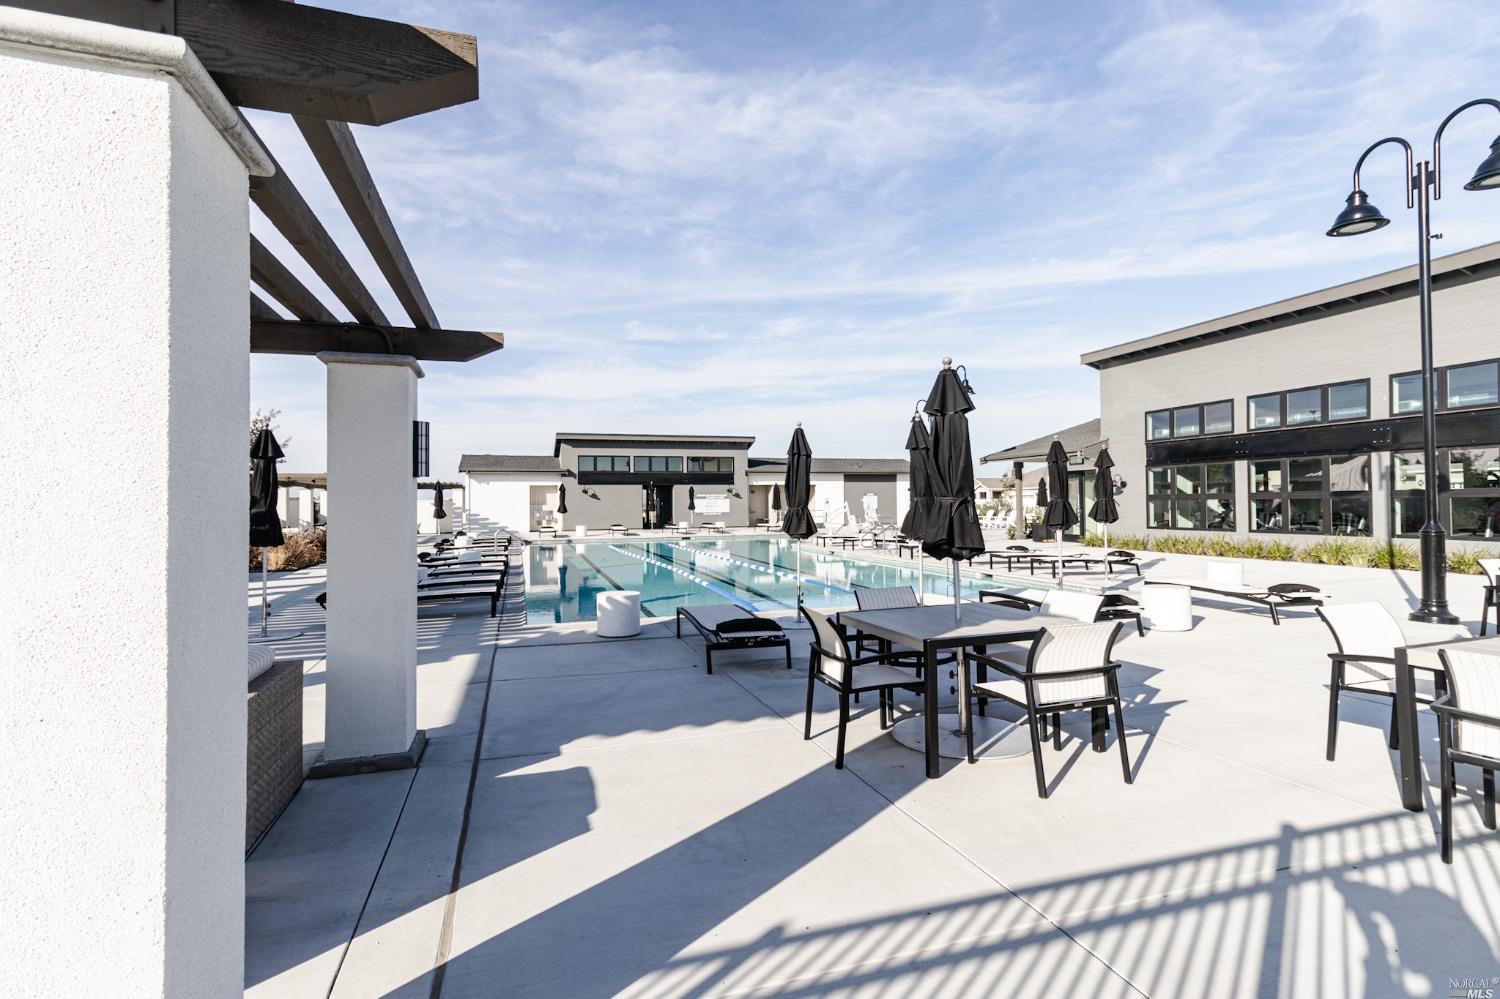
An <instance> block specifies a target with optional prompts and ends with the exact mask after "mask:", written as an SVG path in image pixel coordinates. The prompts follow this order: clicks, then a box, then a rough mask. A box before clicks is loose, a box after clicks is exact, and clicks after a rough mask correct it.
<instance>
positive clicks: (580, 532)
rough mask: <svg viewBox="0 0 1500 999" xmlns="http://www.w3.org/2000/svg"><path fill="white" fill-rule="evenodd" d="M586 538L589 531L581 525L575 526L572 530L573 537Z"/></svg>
mask: <svg viewBox="0 0 1500 999" xmlns="http://www.w3.org/2000/svg"><path fill="white" fill-rule="evenodd" d="M588 536H589V529H588V528H587V527H584V526H583V525H582V524H579V525H578V526H576V527H574V528H573V537H575V538H586V537H588Z"/></svg>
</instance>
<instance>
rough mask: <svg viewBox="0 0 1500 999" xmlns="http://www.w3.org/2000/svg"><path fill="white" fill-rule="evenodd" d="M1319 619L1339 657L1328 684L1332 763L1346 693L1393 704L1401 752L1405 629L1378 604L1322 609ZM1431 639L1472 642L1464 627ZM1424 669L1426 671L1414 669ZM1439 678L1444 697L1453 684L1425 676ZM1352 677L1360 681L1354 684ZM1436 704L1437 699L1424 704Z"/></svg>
mask: <svg viewBox="0 0 1500 999" xmlns="http://www.w3.org/2000/svg"><path fill="white" fill-rule="evenodd" d="M1318 617H1320V618H1322V619H1323V623H1324V624H1326V625H1328V630H1329V631H1330V632H1332V633H1333V643H1334V646H1335V648H1336V649H1337V651H1335V652H1330V653H1328V659H1329V663H1330V675H1329V679H1328V749H1327V758H1328V759H1329V760H1330V761H1332V760H1333V758H1334V751H1335V750H1336V749H1337V748H1338V734H1339V695H1340V694H1341V693H1343V692H1344V691H1346V690H1347V691H1351V692H1361V693H1366V694H1374V695H1375V696H1377V697H1389V698H1390V699H1391V731H1390V737H1389V739H1388V741H1387V744H1388V745H1389V746H1390V748H1392V749H1395V748H1397V740H1396V650H1397V649H1398V648H1401V647H1402V646H1405V645H1410V644H1412V639H1411V638H1409V637H1408V636H1407V634H1406V632H1405V631H1404V630H1403V629H1402V626H1401V624H1400V623H1399V622H1398V621H1397V620H1396V619H1395V618H1394V617H1393V616H1391V612H1390V611H1388V610H1386V609H1385V608H1384V607H1383V606H1381V605H1380V604H1377V603H1375V602H1373V601H1371V602H1367V603H1358V604H1335V605H1332V606H1329V607H1319V608H1318ZM1423 627H1424V628H1426V629H1428V631H1429V634H1428V635H1425V636H1423V640H1425V641H1441V640H1442V638H1443V637H1447V638H1468V637H1470V635H1469V630H1468V629H1467V628H1462V627H1460V628H1459V629H1458V630H1456V631H1455V630H1454V629H1453V628H1450V627H1448V626H1446V625H1443V626H1435V625H1425V626H1423ZM1414 668H1415V669H1421V667H1414ZM1424 672H1430V673H1431V674H1432V675H1433V685H1434V687H1435V688H1436V691H1437V694H1436V696H1438V697H1441V696H1442V695H1443V694H1444V693H1445V692H1446V689H1447V680H1446V678H1445V677H1444V676H1443V673H1442V671H1441V670H1424ZM1351 675H1352V676H1353V677H1355V679H1350V677H1351ZM1418 700H1419V701H1420V702H1421V703H1424V704H1430V703H1432V698H1418Z"/></svg>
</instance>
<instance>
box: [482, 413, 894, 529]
mask: <svg viewBox="0 0 1500 999" xmlns="http://www.w3.org/2000/svg"><path fill="white" fill-rule="evenodd" d="M754 443H755V438H754V437H739V436H732V435H698V434H593V433H577V434H574V433H560V434H558V435H557V437H556V439H555V441H554V444H553V451H552V454H550V455H524V454H522V455H515V454H466V455H464V456H463V458H462V459H461V460H460V462H459V466H458V470H459V473H460V475H461V476H462V478H463V495H464V500H465V503H466V504H467V507H468V509H467V514H468V517H469V522H470V524H471V525H472V526H473V527H474V528H475V529H477V530H493V529H497V528H501V527H504V528H508V529H511V530H521V531H533V530H535V529H536V528H538V527H541V526H553V527H556V528H557V529H559V530H572V529H574V528H576V527H578V526H584V527H589V528H604V527H608V526H610V525H612V524H621V525H624V526H625V527H627V528H629V529H638V528H655V527H666V526H670V525H673V524H677V523H681V522H683V521H688V520H695V521H697V522H704V521H710V522H712V521H723V522H724V524H725V526H727V527H753V526H757V525H759V524H762V523H765V522H767V521H769V520H771V519H773V518H772V516H771V504H772V501H773V496H772V493H773V490H774V489H775V487H776V486H777V485H779V484H781V483H782V482H783V481H784V480H785V478H786V459H785V458H760V457H752V456H751V454H750V448H751V446H752V445H753V444H754ZM690 487H691V489H692V490H693V505H694V506H695V508H696V509H695V510H693V511H692V512H691V513H690V512H689V511H688V489H689V488H690ZM564 488H565V489H566V493H565V494H564V495H565V499H566V506H567V511H566V512H561V511H560V510H559V498H560V490H562V489H564ZM907 499H908V468H907V462H906V459H904V458H819V457H817V456H814V457H813V464H812V497H811V502H810V505H811V507H812V511H813V515H814V517H815V518H816V519H817V520H818V522H819V523H821V524H833V525H838V524H840V523H843V522H845V521H847V520H849V519H853V520H863V519H864V517H865V515H866V512H867V511H869V512H873V516H874V517H875V518H876V519H878V520H880V521H882V522H884V523H887V524H892V525H894V524H899V523H900V521H901V518H902V517H904V516H905V515H906V505H907ZM784 504H785V499H784V498H783V505H784Z"/></svg>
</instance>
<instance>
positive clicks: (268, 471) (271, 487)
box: [250, 427, 286, 638]
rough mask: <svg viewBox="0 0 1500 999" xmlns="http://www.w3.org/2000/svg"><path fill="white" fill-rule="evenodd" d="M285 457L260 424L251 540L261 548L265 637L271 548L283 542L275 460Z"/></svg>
mask: <svg viewBox="0 0 1500 999" xmlns="http://www.w3.org/2000/svg"><path fill="white" fill-rule="evenodd" d="M284 457H286V455H285V453H284V452H283V451H282V450H281V445H280V444H278V443H276V435H275V434H274V433H272V432H271V428H270V427H261V429H260V433H258V434H256V435H255V443H253V444H252V445H250V543H251V544H252V545H256V546H258V547H259V548H260V635H261V637H262V638H265V637H266V618H267V617H269V616H270V604H269V601H268V600H267V597H266V575H267V572H268V570H269V564H270V559H271V556H270V554H269V552H268V549H270V548H277V547H280V546H281V545H282V544H284V543H285V539H284V538H283V537H282V535H281V515H280V514H278V513H277V512H276V494H277V491H278V489H279V483H278V482H277V481H276V462H277V461H278V460H279V459H281V458H284Z"/></svg>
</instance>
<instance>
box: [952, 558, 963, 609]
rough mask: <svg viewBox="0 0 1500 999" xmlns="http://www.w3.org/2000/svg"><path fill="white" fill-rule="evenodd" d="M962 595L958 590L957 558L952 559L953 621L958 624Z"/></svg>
mask: <svg viewBox="0 0 1500 999" xmlns="http://www.w3.org/2000/svg"><path fill="white" fill-rule="evenodd" d="M961 599H962V597H961V595H960V591H959V579H958V559H954V560H953V623H954V624H958V623H959V621H960V620H961V619H962V613H963V608H962V606H961V604H960V601H961Z"/></svg>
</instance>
